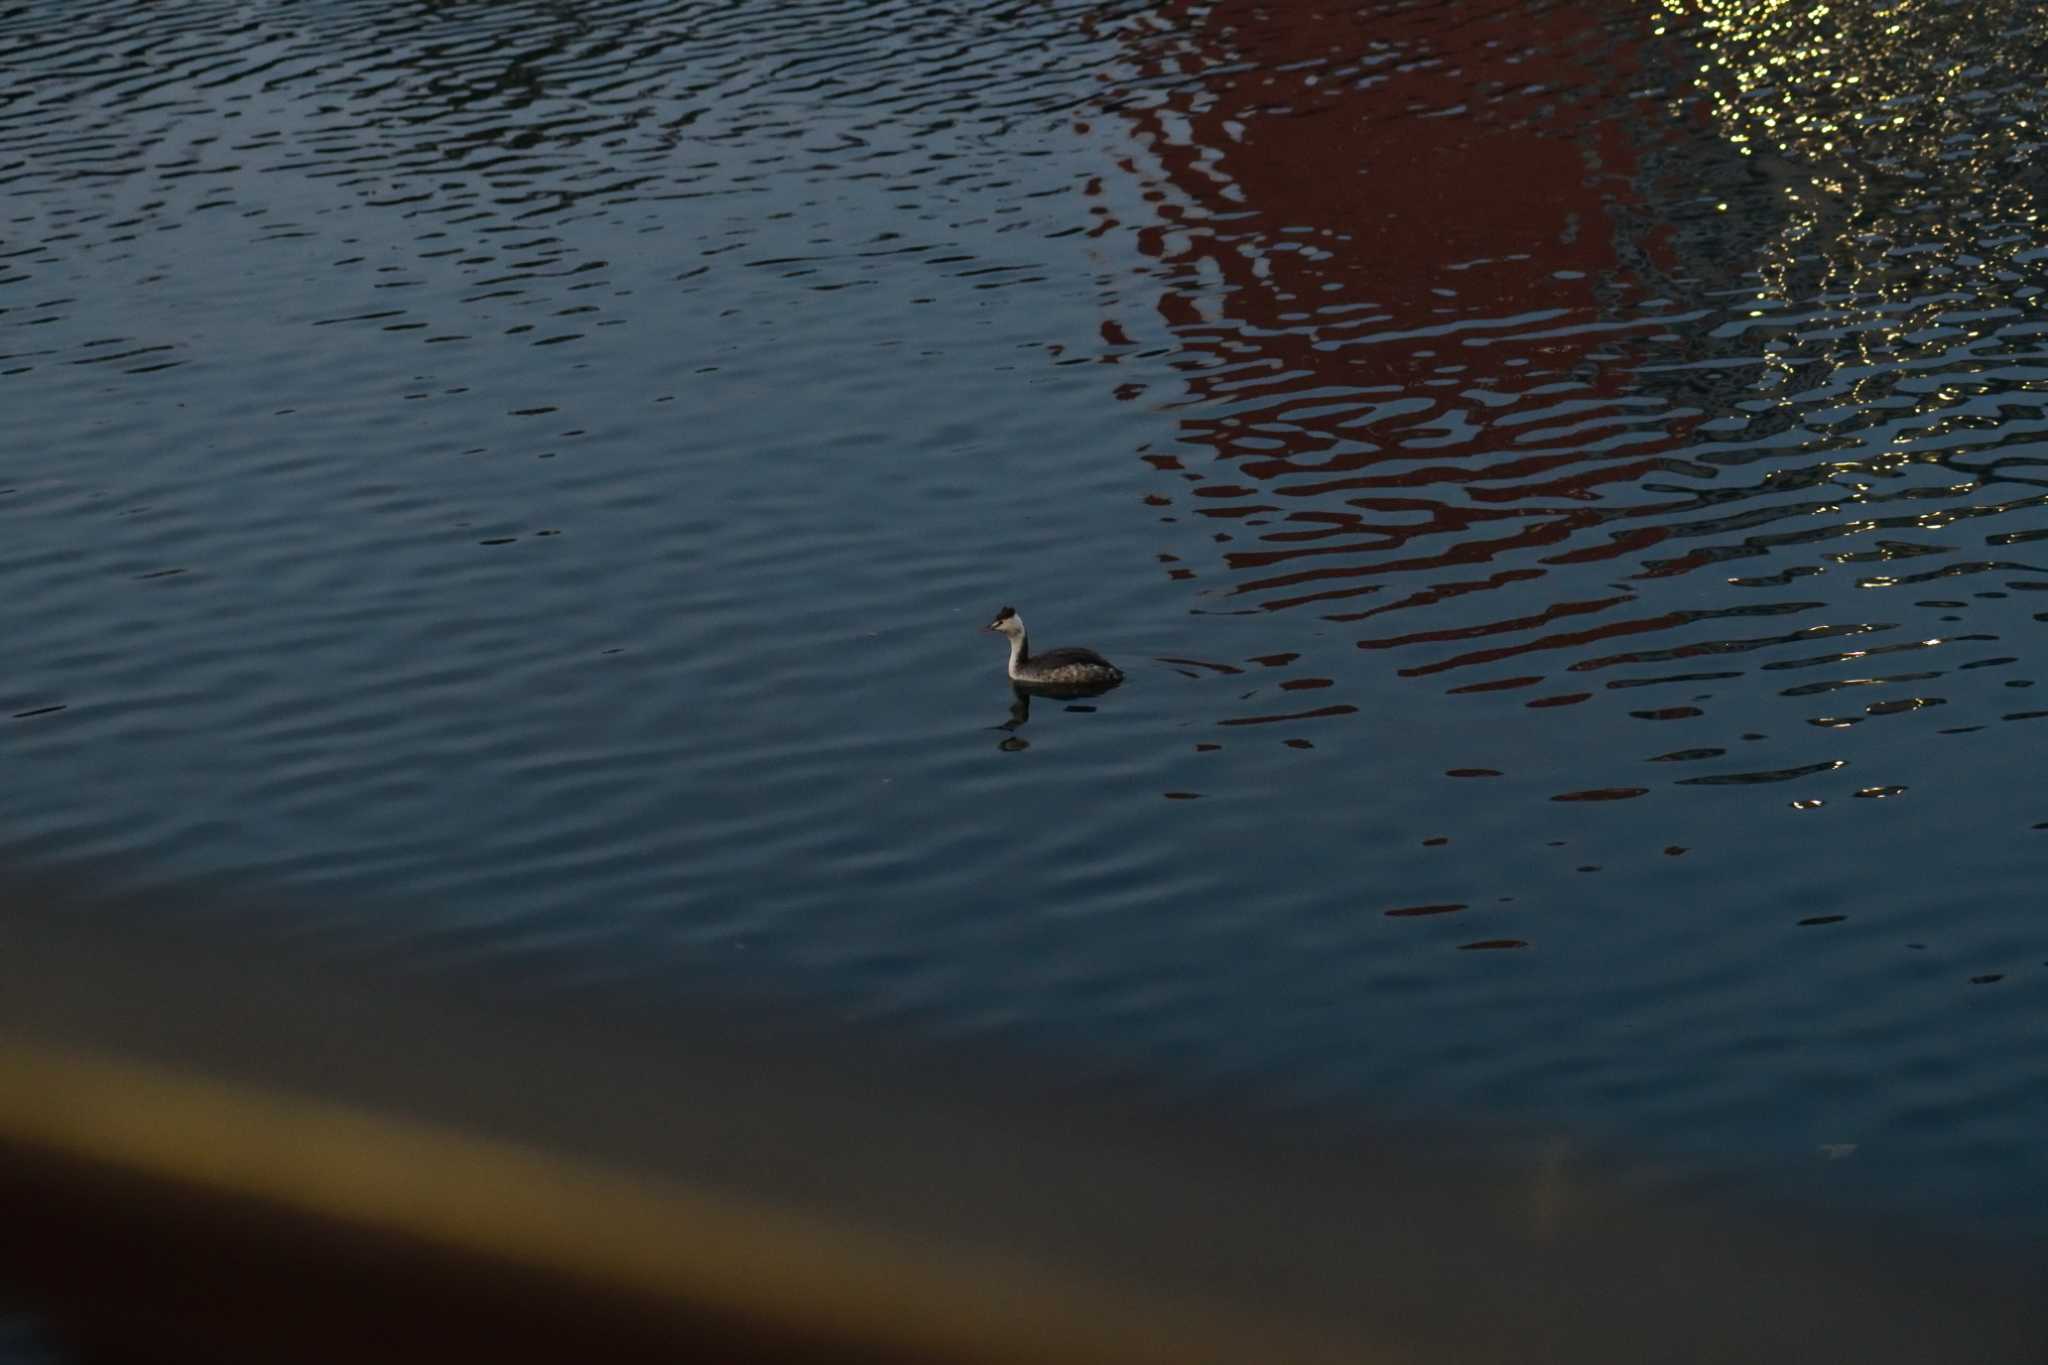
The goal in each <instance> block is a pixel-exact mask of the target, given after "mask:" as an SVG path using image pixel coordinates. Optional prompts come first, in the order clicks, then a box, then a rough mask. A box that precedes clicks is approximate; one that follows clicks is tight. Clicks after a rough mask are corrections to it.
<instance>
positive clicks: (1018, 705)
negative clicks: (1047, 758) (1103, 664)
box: [995, 683, 1116, 754]
mask: <svg viewBox="0 0 2048 1365" xmlns="http://www.w3.org/2000/svg"><path fill="white" fill-rule="evenodd" d="M1115 687H1116V684H1115V683H1109V684H1106V685H1098V686H1094V687H1052V686H1047V685H1044V684H1041V685H1038V686H1035V687H1025V686H1022V685H1021V684H1018V683H1011V684H1010V718H1009V719H1008V720H1006V721H1004V722H1003V723H1002V724H1001V725H998V726H996V727H995V728H996V729H998V730H1002V731H1005V732H1006V733H1005V734H1004V735H1003V737H1002V739H1001V740H999V741H998V742H997V743H996V747H997V748H998V749H1001V750H1002V751H1003V752H1004V753H1011V754H1016V753H1022V752H1023V751H1024V750H1026V749H1028V748H1030V747H1031V741H1030V740H1028V739H1026V738H1024V736H1022V735H1020V734H1018V733H1017V732H1018V731H1019V730H1021V729H1023V728H1024V727H1025V726H1026V725H1027V724H1029V723H1030V720H1031V702H1032V699H1033V698H1039V699H1042V700H1046V701H1064V702H1069V703H1072V702H1078V701H1084V700H1086V699H1087V698H1089V697H1099V696H1101V695H1102V694H1103V693H1105V692H1108V691H1111V690H1113V689H1114V688H1115ZM1066 709H1067V710H1069V711H1093V710H1094V709H1095V708H1094V707H1092V706H1074V705H1069V706H1068V707H1067V708H1066Z"/></svg>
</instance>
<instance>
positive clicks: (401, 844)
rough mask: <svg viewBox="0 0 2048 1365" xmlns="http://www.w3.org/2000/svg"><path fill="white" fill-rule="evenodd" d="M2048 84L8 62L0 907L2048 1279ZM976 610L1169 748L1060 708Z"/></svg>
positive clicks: (769, 29)
mask: <svg viewBox="0 0 2048 1365" xmlns="http://www.w3.org/2000/svg"><path fill="white" fill-rule="evenodd" d="M2044 67H2048V11H2044V10H2043V9H2041V8H2040V7H2038V6H2035V5H2031V4H2023V3H2011V2H2010V0H1986V2H1984V3H1976V4H1972V5H1967V6H1965V5H1957V4H1946V5H1945V4H1913V3H1903V4H1897V5H1892V6H1890V7H1880V6H1876V5H1868V4H1850V5H1846V6H1829V7H1820V6H1816V7H1813V8H1811V9H1806V10H1799V11H1798V12H1796V13H1795V12H1794V10H1793V9H1792V8H1791V7H1784V6H1778V5H1769V4H1761V3H1754V2H1753V0H1685V2H1684V3H1679V4H1674V5H1670V6H1665V7H1662V8H1659V7H1657V6H1654V5H1647V4H1626V3H1618V2H1617V3H1605V4H1582V5H1542V4H1539V5H1535V6H1526V5H1520V4H1517V5H1500V4H1492V5H1489V4H1487V3H1472V4H1463V5H1447V4H1401V3H1374V4H1366V5H1362V6H1357V7H1352V8H1335V9H1329V8H1324V9H1311V8H1310V7H1308V6H1306V5H1285V4H1273V5H1267V6H1263V7H1262V6H1257V5H1253V4H1249V3H1236V2H1235V0H1229V2H1226V3H1218V4H1214V5H1193V4H1164V5H1153V6H1139V5H1132V4H1120V3H1109V4H1092V5H1068V4H1059V3H1048V4H1031V5H1021V4H1020V5H1013V6H1008V7H989V6H957V7H947V6H942V5H929V4H879V5H870V4H851V3H846V2H845V0H815V2H813V3H773V4H771V3H766V2H765V0H741V3H737V4H725V5H709V4H663V3H653V2H652V0H637V2H634V3H611V4H597V3H593V4H579V5H574V6H557V5H543V4H535V3H493V4H481V3H479V4H442V3H412V4H386V3H312V2H309V3H302V4H296V5H288V4H277V5H254V6H252V5H245V4H202V3H197V2H196V0H195V2H193V3H181V4H177V5H116V4H97V5H92V4H66V5H55V4H42V3H30V4H26V5H22V4H13V5H6V4H0V187H4V193H5V200H4V219H0V411H4V412H5V414H6V432H7V436H8V440H7V442H6V445H5V449H4V453H0V490H4V491H0V533H4V534H0V592H4V604H5V606H4V612H5V615H4V627H5V649H6V652H5V655H4V670H0V701H4V702H5V703H6V705H5V708H4V714H5V715H7V716H12V717H13V719H12V720H11V721H4V720H0V743H4V746H5V747H4V762H5V765H6V782H5V784H4V787H0V833H4V835H5V836H6V838H7V839H8V840H10V841H13V842H15V843H17V844H18V845H20V846H21V847H22V848H24V849H26V850H28V851H29V852H30V853H32V854H33V855H34V856H36V857H39V858H45V859H52V860H59V861H67V862H79V863H83V864H87V865H93V866H101V867H105V866H121V867H127V868H135V869H141V870H142V872H140V873H138V874H137V875H147V876H151V877H158V876H160V877H165V878H176V877H192V876H196V875H204V874H212V873H225V874H234V875H235V876H236V877H238V878H240V879H242V880H243V882H244V883H245V884H248V883H253V884H256V885H262V886H270V887H277V888H281V889H282V890H283V891H284V893H285V895H284V896H283V897H282V898H281V902H280V903H283V904H289V905H295V906H298V907H301V908H300V909H298V910H295V911H293V912H291V913H289V914H287V913H286V912H284V911H279V912H277V913H276V914H275V915H274V916H273V917H272V918H270V919H268V920H263V919H260V917H258V918H252V921H251V922H250V923H248V924H246V925H244V926H243V928H244V930H245V931H247V932H252V933H257V932H263V933H285V934H293V935H307V936H313V937H315V938H316V939H318V938H323V937H324V938H325V939H329V940H331V941H332V943H333V945H334V947H333V951H335V952H336V953H351V954H353V953H367V954H368V955H369V956H370V958H371V959H372V960H374V961H377V962H379V963H381V964H384V965H385V966H386V967H388V968H389V969H391V970H409V971H423V972H432V971H435V970H439V969H442V968H444V967H448V966H450V965H452V964H457V963H463V962H474V961H483V962H497V963H509V962H515V961H516V962H519V963H523V964H527V965H528V967H529V968H530V969H531V970H534V971H536V972H537V973H539V974H540V975H541V976H542V977H544V978H546V979H549V980H552V981H555V982H557V983H559V984H560V985H561V986H562V987H563V988H565V989H566V988H569V987H570V986H571V985H572V984H573V983H582V982H588V981H591V980H598V981H606V982H614V983H639V984H640V985H641V986H643V987H646V988H649V989H657V990H658V989H660V988H661V987H662V986H663V984H664V983H665V982H666V981H669V980H671V979H673V977H674V974H675V973H676V972H678V971H679V970H680V968H681V967H682V966H683V965H684V964H695V965H698V966H701V965H703V964H705V963H709V964H712V965H713V966H715V967H717V968H719V969H721V970H726V969H729V970H731V971H733V972H736V973H738V972H744V973H758V974H762V975H764V976H767V977H769V978H772V979H778V980H787V981H792V982H800V983H803V985H804V987H805V988H806V989H809V990H813V991H816V992H819V993H820V994H822V995H824V996H826V997H828V998H830V999H832V1000H834V1001H837V1002H838V1003H839V1005H840V1007H842V1008H843V1009H844V1010H845V1011H846V1012H847V1013H848V1014H850V1015H853V1016H887V1017H891V1018H895V1019H898V1020H902V1021H906V1022H908V1023H909V1024H910V1025H911V1026H913V1027H917V1028H920V1029H926V1030H929V1031H931V1032H933V1033H936V1034H942V1035H946V1036H955V1037H971V1038H978V1037H985V1036H999V1037H1002V1038H1004V1039H1006V1040H1008V1041H1010V1042H1013V1043H1014V1042H1024V1043H1027V1044H1029V1045H1031V1046H1041V1047H1044V1048H1047V1049H1050V1050H1052V1052H1053V1053H1054V1054H1055V1055H1059V1056H1063V1057H1065V1058H1067V1059H1068V1060H1069V1062H1070V1064H1073V1065H1076V1066H1082V1067H1086V1068H1090V1069H1108V1070H1110V1071H1113V1072H1127V1073H1128V1074H1130V1075H1131V1076H1132V1077H1134V1078H1137V1079H1139V1080H1142V1081H1146V1082H1150V1083H1153V1084H1156V1085H1157V1086H1159V1087H1160V1088H1161V1089H1162V1090H1167V1091H1176V1092H1180V1093H1189V1094H1212V1095H1214V1096H1216V1097H1217V1098H1218V1100H1219V1101H1220V1102H1224V1103H1238V1102H1248V1101H1249V1100H1250V1099H1251V1098H1252V1097H1259V1098H1261V1099H1263V1100H1276V1099H1285V1100H1290V1101H1293V1102H1296V1103H1305V1104H1320V1103H1334V1104H1339V1105H1351V1104H1363V1105H1365V1106H1369V1107H1371V1108H1372V1109H1374V1110H1376V1111H1386V1110H1396V1111H1399V1110H1431V1111H1435V1110H1448V1111H1450V1112H1455V1113H1499V1114H1511V1115H1519V1116H1523V1117H1534V1118H1537V1119H1539V1120H1541V1121H1544V1122H1556V1123H1560V1124H1563V1125H1565V1126H1567V1127H1569V1128H1571V1129H1573V1130H1575V1131H1580V1132H1584V1133H1587V1134H1591V1135H1596V1136H1601V1137H1607V1138H1616V1139H1620V1140H1623V1141H1625V1142H1627V1143H1629V1144H1632V1145H1637V1146H1640V1147H1642V1148H1645V1149H1648V1150H1662V1151H1689V1152H1700V1153H1707V1154H1710V1155H1711V1156H1712V1157H1713V1158H1714V1159H1716V1160H1726V1161H1733V1162H1736V1163H1748V1164H1754V1165H1757V1166H1759V1167H1763V1166H1771V1167H1775V1168H1776V1169H1778V1170H1779V1171H1781V1172H1782V1173H1786V1174H1788V1175H1789V1176H1790V1177H1791V1178H1793V1179H1795V1180H1798V1181H1812V1182H1837V1181H1843V1182H1849V1183H1850V1184H1851V1185H1856V1183H1857V1182H1866V1183H1868V1184H1869V1185H1870V1186H1871V1187H1873V1188H1876V1187H1886V1188H1888V1189H1889V1192H1890V1194H1891V1196H1893V1197H1897V1198H1899V1199H1902V1200H1908V1201H1922V1202H1929V1203H1933V1204H1938V1205H1941V1206H1945V1207H1949V1208H1952V1209H1963V1210H1967V1211H1969V1212H1970V1213H1972V1214H1978V1215H1984V1216H1993V1217H2005V1218H2014V1219H2018V1220H2019V1221H2021V1222H2022V1223H2025V1224H2027V1225H2029V1226H2032V1227H2038V1226H2039V1225H2040V1223H2041V1213H2040V1210H2041V1208H2042V1202H2041V1201H2042V1199H2043V1198H2044V1197H2048V1171H2044V1168H2043V1164H2042V1161H2041V1158H2040V1155H2039V1150H2038V1134H2039V1133H2040V1132H2041V1131H2042V1129H2043V1125H2044V1124H2048V1084H2044V1082H2048V1074H2044V1073H2048V1062H2044V1054H2043V1053H2042V1052H2041V1050H2040V1049H2039V1047H2038V1046H2037V1045H2036V1039H2037V1037H2038V1034H2039V1023H2038V1021H2039V1019H2040V1018H2041V1010H2042V1002H2043V999H2044V991H2048V932H2044V931H2043V929H2042V927H2041V920H2040V916H2039V912H2038V909H2037V906H2036V903H2035V902H2034V901H2033V899H2032V895H2033V894H2036V893H2037V888H2038V887H2039V885H2040V884H2041V881H2042V876H2043V873H2044V872H2048V795H2044V794H2043V792H2042V789H2041V784H2040V782H2039V780H2038V770H2039V766H2040V764H2039V760H2038V758H2037V755H2036V748H2035V746H2037V745H2038V744H2039V743H2040V736H2041V735H2043V734H2044V733H2048V729H2044V728H2043V727H2042V726H2041V725H2039V724H2038V722H2039V721H2040V720H2042V719H2044V718H2048V696H2044V695H2042V694H2041V693H2039V692H2037V691H2036V690H2035V684H2036V683H2037V681H2038V680H2039V675H2040V673H2041V671H2042V666H2043V659H2044V635H2043V632H2044V625H2043V623H2044V621H2048V544H2043V541H2044V540H2048V434H2044V433H2048V417H2044V407H2048V396H2044V394H2048V307H2044V304H2043V295H2042V286H2043V282H2044V277H2048V233H2044V229H2043V226H2042V224H2041V221H2040V214H2041V207H2040V198H2041V196H2042V194H2043V192H2044V190H2048V173H2044V170H2043V167H2044V164H2048V163H2044V161H2043V159H2042V157H2043V152H2042V148H2041V145H2040V136H2041V134H2040V121H2041V118H2042V116H2043V112H2044V111H2043V109H2042V104H2043V96H2042V93H2041V82H2040V72H2041V71H2042V70H2043V69H2044ZM1006 602H1009V603H1014V604H1015V605H1016V606H1017V607H1018V609H1019V610H1020V611H1021V612H1022V613H1023V614H1024V615H1025V616H1026V618H1027V619H1028V620H1029V621H1030V622H1031V623H1032V625H1033V627H1034V630H1035V631H1036V632H1037V638H1038V639H1039V640H1040V642H1041V643H1052V644H1060V643H1081V644H1089V645H1093V646H1094V647H1096V648H1098V649H1101V650H1102V651H1104V652H1105V653H1107V654H1108V655H1110V656H1111V657H1112V658H1114V659H1116V660H1117V661H1118V662H1119V663H1121V664H1122V665H1123V666H1124V667H1125V669H1126V671H1127V672H1129V673H1130V674H1131V681H1130V682H1129V683H1127V684H1126V685H1125V686H1124V687H1123V688H1122V689H1120V690H1118V691H1116V692H1114V693H1112V694H1110V695H1108V696H1106V697H1102V698H1097V699H1094V700H1089V701H1079V702H1075V701H1061V700H1057V699H1046V698H1040V699H1038V700H1037V701H1036V702H1035V704H1033V705H1032V706H1030V707H1029V709H1028V711H1027V710H1026V708H1024V707H1023V706H1022V705H1021V704H1018V705H1014V706H1013V701H1012V698H1011V695H1010V692H1009V689H1008V687H1007V685H1006V684H1005V682H1004V680H1003V678H1002V675H1001V667H1000V666H1001V657H1002V649H1001V644H1000V641H998V640H996V639H995V638H994V637H991V636H987V635H982V634H979V633H977V631H978V628H979V627H980V626H981V625H982V624H983V623H984V622H985V621H986V620H987V619H988V618H989V616H990V614H991V613H992V612H993V611H994V609H995V608H996V607H997V606H998V605H1000V604H1002V603H1006ZM1857 1188H1861V1186H1857Z"/></svg>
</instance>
